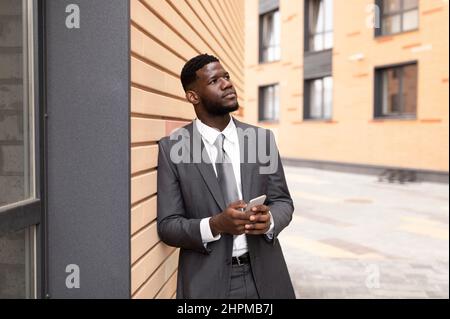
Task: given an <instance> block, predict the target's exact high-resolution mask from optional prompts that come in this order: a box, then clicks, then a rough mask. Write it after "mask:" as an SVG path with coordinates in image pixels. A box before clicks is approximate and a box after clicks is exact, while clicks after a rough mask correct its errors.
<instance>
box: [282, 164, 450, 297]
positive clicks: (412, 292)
mask: <svg viewBox="0 0 450 319" xmlns="http://www.w3.org/2000/svg"><path fill="white" fill-rule="evenodd" d="M285 173H286V179H287V181H288V184H289V189H290V191H291V195H292V197H293V199H294V204H295V213H294V217H293V220H292V222H291V224H290V225H289V227H288V228H286V229H285V230H284V231H283V232H282V233H281V234H280V237H279V238H280V242H281V245H282V247H283V251H284V255H285V257H286V262H287V264H288V267H289V271H290V274H291V277H292V281H293V284H294V288H295V291H296V294H297V297H298V298H449V276H448V274H449V195H448V193H449V186H448V185H447V184H432V183H413V184H404V185H400V184H388V183H381V182H378V179H377V177H376V176H366V175H357V174H348V173H338V172H330V171H321V170H314V169H309V168H294V167H285Z"/></svg>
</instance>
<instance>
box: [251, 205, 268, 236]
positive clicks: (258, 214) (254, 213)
mask: <svg viewBox="0 0 450 319" xmlns="http://www.w3.org/2000/svg"><path fill="white" fill-rule="evenodd" d="M269 209H270V208H269V207H268V206H266V205H259V206H256V207H253V208H252V210H251V211H250V212H249V213H247V215H249V220H250V222H251V223H250V224H246V225H245V233H246V234H247V235H264V234H265V233H267V231H268V230H269V229H270V214H269Z"/></svg>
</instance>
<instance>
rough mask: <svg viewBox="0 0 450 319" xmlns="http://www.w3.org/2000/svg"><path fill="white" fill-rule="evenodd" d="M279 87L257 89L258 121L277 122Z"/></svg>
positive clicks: (270, 86) (271, 86)
mask: <svg viewBox="0 0 450 319" xmlns="http://www.w3.org/2000/svg"><path fill="white" fill-rule="evenodd" d="M279 90H280V89H279V85H278V84H276V85H269V86H264V87H260V88H259V121H261V122H262V121H278V119H279V112H280V96H279V94H280V93H279Z"/></svg>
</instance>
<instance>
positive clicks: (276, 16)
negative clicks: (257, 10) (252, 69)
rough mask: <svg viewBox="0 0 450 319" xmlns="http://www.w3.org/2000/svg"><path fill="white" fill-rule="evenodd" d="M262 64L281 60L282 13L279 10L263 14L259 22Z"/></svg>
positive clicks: (260, 59) (260, 58)
mask: <svg viewBox="0 0 450 319" xmlns="http://www.w3.org/2000/svg"><path fill="white" fill-rule="evenodd" d="M259 30H260V50H259V61H260V62H272V61H277V60H279V59H280V57H281V54H280V51H281V50H280V36H281V35H280V34H281V30H280V11H279V10H278V9H276V10H274V11H271V12H268V13H265V14H262V15H261V16H260V22H259Z"/></svg>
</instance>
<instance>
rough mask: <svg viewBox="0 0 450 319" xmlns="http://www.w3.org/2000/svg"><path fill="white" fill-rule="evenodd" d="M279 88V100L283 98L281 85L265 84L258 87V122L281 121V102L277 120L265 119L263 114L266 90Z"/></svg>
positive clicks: (276, 83)
mask: <svg viewBox="0 0 450 319" xmlns="http://www.w3.org/2000/svg"><path fill="white" fill-rule="evenodd" d="M277 86H278V99H280V98H281V94H280V88H281V86H280V83H278V82H275V83H271V84H265V85H260V86H259V87H258V122H259V123H279V121H280V102H281V101H279V103H278V112H275V113H278V118H275V119H268V118H263V117H262V114H263V110H264V98H263V97H264V95H263V93H264V90H265V89H268V88H270V87H277Z"/></svg>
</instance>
